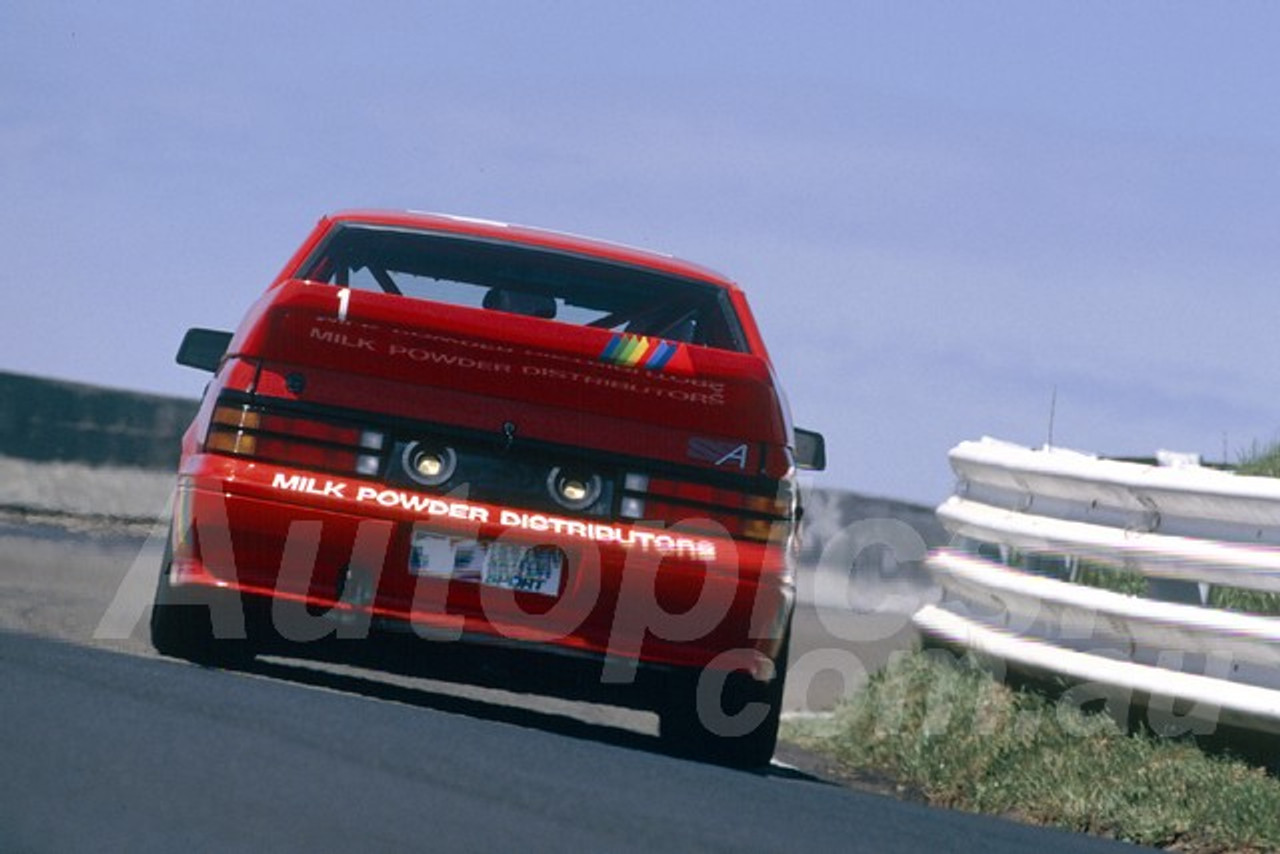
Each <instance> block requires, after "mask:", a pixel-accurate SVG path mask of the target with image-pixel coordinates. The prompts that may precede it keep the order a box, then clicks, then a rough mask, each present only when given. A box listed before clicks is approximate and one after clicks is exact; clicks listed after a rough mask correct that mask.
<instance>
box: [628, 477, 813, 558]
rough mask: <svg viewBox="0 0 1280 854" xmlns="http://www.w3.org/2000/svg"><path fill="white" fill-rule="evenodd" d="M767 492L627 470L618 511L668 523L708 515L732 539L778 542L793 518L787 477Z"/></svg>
mask: <svg viewBox="0 0 1280 854" xmlns="http://www.w3.org/2000/svg"><path fill="white" fill-rule="evenodd" d="M770 490H771V491H770V492H768V493H765V492H759V491H745V490H738V489H726V488H724V487H719V486H711V485H708V484H704V483H696V482H693V481H680V480H672V479H669V478H658V477H651V476H647V475H643V474H638V473H630V474H627V475H626V476H625V477H624V478H623V491H622V499H621V502H620V503H619V514H620V515H621V516H623V517H625V518H629V519H636V520H641V519H647V520H660V521H662V522H664V523H667V524H678V523H680V522H682V521H685V520H689V521H690V523H692V524H696V520H698V519H708V520H710V521H711V522H713V523H715V525H717V526H720V527H723V528H724V529H725V530H727V531H728V532H729V533H730V534H732V535H733V536H735V537H743V538H745V539H749V540H756V541H758V542H782V541H785V540H786V538H787V537H788V536H789V535H790V533H791V524H792V521H793V519H794V516H795V492H794V487H793V485H792V483H791V481H789V480H780V481H775V482H773V483H772V484H771V486H770Z"/></svg>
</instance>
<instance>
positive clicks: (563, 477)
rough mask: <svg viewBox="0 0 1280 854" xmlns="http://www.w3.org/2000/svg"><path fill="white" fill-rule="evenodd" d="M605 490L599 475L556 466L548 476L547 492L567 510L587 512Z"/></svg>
mask: <svg viewBox="0 0 1280 854" xmlns="http://www.w3.org/2000/svg"><path fill="white" fill-rule="evenodd" d="M603 490H604V484H603V483H602V482H601V480H600V475H598V474H591V473H589V472H583V471H577V470H575V469H570V468H563V467H561V466H556V467H555V468H553V469H552V470H551V472H550V473H549V474H548V475H547V491H548V492H549V493H551V497H552V499H554V500H555V502H556V503H557V504H559V505H560V506H561V507H563V508H565V509H566V510H586V509H587V508H588V507H590V506H591V505H592V504H595V503H596V500H597V499H598V498H600V493H601V492H602V491H603Z"/></svg>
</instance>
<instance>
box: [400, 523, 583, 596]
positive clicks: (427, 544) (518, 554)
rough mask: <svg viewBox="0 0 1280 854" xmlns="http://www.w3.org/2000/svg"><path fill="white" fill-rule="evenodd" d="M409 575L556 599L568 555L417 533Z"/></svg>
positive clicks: (547, 549)
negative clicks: (465, 582) (500, 588)
mask: <svg viewBox="0 0 1280 854" xmlns="http://www.w3.org/2000/svg"><path fill="white" fill-rule="evenodd" d="M409 572H410V573H412V574H413V575H419V576H425V577H428V578H442V579H450V580H453V581H471V582H476V583H479V584H487V585H489V586H492V587H503V588H506V589H508V590H516V591H519V592H521V593H538V594H541V595H543V596H556V595H558V594H559V592H560V578H561V575H562V574H563V572H564V552H563V551H561V550H560V549H558V548H556V547H554V546H526V545H520V544H516V543H482V542H477V541H476V540H468V539H463V538H458V537H442V536H440V535H438V534H429V533H426V532H422V531H414V533H413V538H412V541H411V547H410V549H409Z"/></svg>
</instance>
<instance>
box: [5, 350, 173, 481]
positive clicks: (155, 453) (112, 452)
mask: <svg viewBox="0 0 1280 854" xmlns="http://www.w3.org/2000/svg"><path fill="white" fill-rule="evenodd" d="M196 406H197V402H196V401H195V400H188V399H185V398H178V397H162V396H160V395H151V394H140V393H138V392H130V391H119V390H115V389H107V388H99V387H96V386H90V385H81V384H79V383H71V382H63V381H60V380H49V379H43V378H40V377H32V376H26V375H22V374H11V373H5V372H0V456H5V457H15V458H18V459H25V460H34V461H37V462H52V461H66V462H80V463H87V464H89V465H94V466H103V465H115V466H128V467H134V468H141V469H170V470H171V469H173V468H174V466H175V465H176V464H177V461H178V443H179V441H180V439H181V437H182V432H183V431H184V430H185V429H186V427H187V425H188V424H189V423H190V422H191V419H192V417H193V416H194V415H195V412H196Z"/></svg>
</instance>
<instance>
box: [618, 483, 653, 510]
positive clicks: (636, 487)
mask: <svg viewBox="0 0 1280 854" xmlns="http://www.w3.org/2000/svg"><path fill="white" fill-rule="evenodd" d="M622 488H623V489H624V490H626V491H627V492H647V491H648V490H649V476H648V475H645V474H637V473H635V472H628V473H627V476H626V477H624V478H623V479H622ZM618 514H619V515H620V516H622V517H623V518H625V519H642V518H644V499H643V498H640V497H638V496H635V495H624V496H623V497H622V502H621V503H620V504H619V506H618Z"/></svg>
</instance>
